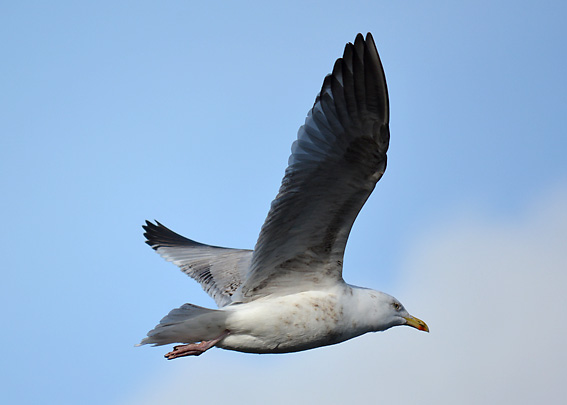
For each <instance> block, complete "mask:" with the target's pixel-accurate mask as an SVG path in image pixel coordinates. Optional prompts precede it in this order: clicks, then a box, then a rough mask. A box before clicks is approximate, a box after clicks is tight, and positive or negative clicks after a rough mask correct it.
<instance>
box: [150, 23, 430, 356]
mask: <svg viewBox="0 0 567 405" xmlns="http://www.w3.org/2000/svg"><path fill="white" fill-rule="evenodd" d="M388 123H389V102H388V90H387V87H386V77H385V76H384V70H383V68H382V63H381V62H380V57H379V56H378V52H377V50H376V46H375V44H374V40H373V38H372V35H371V34H370V33H368V34H367V35H366V39H364V37H363V36H362V35H361V34H358V35H357V37H356V40H355V41H354V44H352V43H348V44H347V45H346V47H345V50H344V53H343V57H342V58H339V59H338V60H337V61H336V62H335V65H334V67H333V72H332V73H331V74H329V75H328V76H327V77H325V80H324V81H323V86H322V88H321V92H320V93H319V95H318V96H317V98H316V99H315V104H314V105H313V108H312V109H311V111H309V113H308V115H307V118H306V120H305V124H304V125H303V126H302V127H301V128H300V129H299V132H298V135H297V140H296V141H295V142H294V143H293V145H292V148H291V150H292V153H291V156H290V158H289V163H288V167H287V169H286V171H285V176H284V178H283V181H282V185H281V187H280V190H279V192H278V195H277V196H276V198H275V200H274V201H273V202H272V205H271V208H270V211H269V213H268V217H267V218H266V221H265V223H264V225H263V226H262V229H261V231H260V236H259V237H258V241H257V243H256V246H255V248H254V250H243V249H229V248H224V247H218V246H210V245H205V244H202V243H199V242H195V241H193V240H190V239H187V238H184V237H183V236H181V235H178V234H177V233H175V232H173V231H171V230H170V229H168V228H166V227H165V226H163V225H162V224H160V223H159V222H157V221H156V223H155V224H154V223H151V222H148V221H146V225H145V226H144V227H143V228H144V230H145V233H144V236H145V237H146V239H147V241H146V243H147V244H148V245H150V246H151V247H152V248H153V249H155V250H156V251H157V252H158V253H159V254H160V255H161V256H162V257H163V258H164V259H166V260H167V261H170V262H172V263H174V264H176V265H177V266H179V267H180V268H181V270H182V271H183V272H184V273H186V274H187V275H188V276H190V277H192V278H193V279H195V280H196V281H197V282H199V283H200V284H201V286H202V287H203V289H204V290H205V291H206V292H207V293H208V294H209V295H210V296H211V297H212V298H213V299H214V300H215V302H216V304H217V305H218V307H219V308H218V309H208V308H203V307H199V306H196V305H192V304H185V305H183V306H181V307H180V308H177V309H174V310H172V311H171V312H170V313H169V314H168V315H167V316H165V317H164V318H163V319H162V320H161V321H160V323H159V325H157V326H156V327H155V328H154V329H152V330H151V331H149V332H148V335H147V337H146V338H145V339H143V340H142V341H141V343H140V345H143V344H154V345H155V346H159V345H165V344H170V343H184V344H183V345H180V346H175V347H174V348H173V350H172V351H171V352H169V353H167V354H166V355H165V357H166V358H168V359H174V358H177V357H182V356H198V355H200V354H202V353H203V352H205V351H206V350H208V349H210V348H211V347H213V346H216V347H219V348H222V349H227V350H236V351H240V352H248V353H289V352H296V351H300V350H307V349H312V348H315V347H320V346H326V345H332V344H335V343H339V342H343V341H345V340H348V339H351V338H353V337H356V336H360V335H363V334H365V333H367V332H377V331H384V330H386V329H389V328H391V327H393V326H398V325H408V326H412V327H414V328H417V329H419V330H422V331H426V332H428V331H429V328H428V327H427V325H426V324H425V322H423V321H421V320H420V319H417V318H415V317H413V316H411V315H410V314H409V313H408V312H407V311H406V309H405V308H404V306H403V305H402V304H401V303H400V302H399V301H398V300H397V299H396V298H394V297H392V296H390V295H388V294H385V293H383V292H380V291H375V290H371V289H368V288H361V287H356V286H353V285H350V284H347V283H346V282H345V281H344V280H343V276H342V269H343V256H344V251H345V246H346V242H347V238H348V235H349V233H350V230H351V228H352V225H353V223H354V220H355V218H356V216H357V215H358V213H359V211H360V209H361V208H362V206H363V205H364V203H365V202H366V200H367V199H368V197H369V196H370V193H371V192H372V190H373V189H374V187H375V185H376V182H378V180H380V178H381V177H382V175H383V174H384V171H385V169H386V151H387V150H388V143H389V139H390V131H389V127H388Z"/></svg>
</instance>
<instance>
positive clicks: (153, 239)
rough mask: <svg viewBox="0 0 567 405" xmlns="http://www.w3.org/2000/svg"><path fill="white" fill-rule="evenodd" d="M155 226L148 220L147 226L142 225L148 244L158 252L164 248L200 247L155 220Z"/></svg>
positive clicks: (197, 243)
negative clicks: (180, 246)
mask: <svg viewBox="0 0 567 405" xmlns="http://www.w3.org/2000/svg"><path fill="white" fill-rule="evenodd" d="M154 222H155V224H154V223H152V222H150V221H148V220H146V224H145V225H142V228H144V231H145V232H144V237H145V238H146V243H147V244H148V245H149V246H151V247H152V249H154V250H158V249H159V248H160V247H163V246H168V247H171V246H179V245H184V246H195V245H200V243H199V242H195V241H194V240H191V239H187V238H185V237H183V236H181V235H179V234H178V233H175V232H173V231H172V230H171V229H169V228H167V227H166V226H164V225H162V224H161V223H159V222H158V221H156V220H154Z"/></svg>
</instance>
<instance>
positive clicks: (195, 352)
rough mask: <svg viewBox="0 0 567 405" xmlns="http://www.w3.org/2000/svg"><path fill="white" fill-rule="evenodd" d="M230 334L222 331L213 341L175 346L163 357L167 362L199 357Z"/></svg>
mask: <svg viewBox="0 0 567 405" xmlns="http://www.w3.org/2000/svg"><path fill="white" fill-rule="evenodd" d="M229 333H230V332H229V331H224V332H223V333H222V335H220V336H219V337H218V338H216V339H213V340H205V341H203V342H201V343H191V344H188V345H181V346H175V347H174V348H173V350H172V351H171V352H169V353H167V354H166V355H165V358H166V359H168V360H173V359H176V358H178V357H183V356H199V355H200V354H203V353H205V352H206V351H207V350H209V349H210V348H211V347H213V346H214V345H216V344H217V343H218V342H220V341H221V340H223V339H224V338H225V337H226V336H227V335H228V334H229Z"/></svg>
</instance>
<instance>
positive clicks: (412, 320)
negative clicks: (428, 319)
mask: <svg viewBox="0 0 567 405" xmlns="http://www.w3.org/2000/svg"><path fill="white" fill-rule="evenodd" d="M404 319H405V320H406V321H407V323H406V325H408V326H411V327H412V328H416V329H419V330H422V331H424V332H429V327H428V326H427V324H426V323H425V322H423V321H422V320H421V319H418V318H416V317H415V316H411V315H410V316H408V317H405V318H404Z"/></svg>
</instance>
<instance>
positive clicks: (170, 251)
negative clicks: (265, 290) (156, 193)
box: [143, 221, 252, 307]
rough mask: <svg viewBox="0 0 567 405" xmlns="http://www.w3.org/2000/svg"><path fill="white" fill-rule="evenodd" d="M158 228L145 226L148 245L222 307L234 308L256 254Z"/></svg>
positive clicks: (148, 224) (149, 224)
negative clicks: (196, 283) (238, 292)
mask: <svg viewBox="0 0 567 405" xmlns="http://www.w3.org/2000/svg"><path fill="white" fill-rule="evenodd" d="M156 224H157V225H155V224H153V223H151V222H149V221H146V225H144V226H143V228H144V230H145V231H146V232H145V233H144V236H145V237H146V239H147V240H146V243H147V244H148V245H150V246H151V247H152V248H153V249H155V250H156V251H157V252H158V253H159V254H160V256H161V257H163V258H164V259H165V260H167V261H168V262H172V263H174V264H175V265H177V266H179V267H180V268H181V270H182V271H183V272H184V273H185V274H187V275H188V276H190V277H191V278H193V279H194V280H196V281H197V282H198V283H199V284H201V286H202V287H203V290H205V291H206V292H207V294H209V295H210V296H211V297H212V298H213V299H214V300H215V302H216V303H217V305H218V306H219V307H223V306H225V305H228V304H230V303H231V302H232V297H233V295H234V293H235V292H236V290H237V289H238V287H240V285H241V284H242V280H243V279H244V277H245V274H246V273H247V272H248V269H249V268H250V262H251V259H252V251H251V250H242V249H228V248H223V247H218V246H209V245H205V244H202V243H199V242H195V241H193V240H191V239H187V238H184V237H183V236H181V235H179V234H177V233H175V232H173V231H172V230H170V229H168V228H166V227H165V226H163V225H162V224H160V223H159V222H157V221H156Z"/></svg>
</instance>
